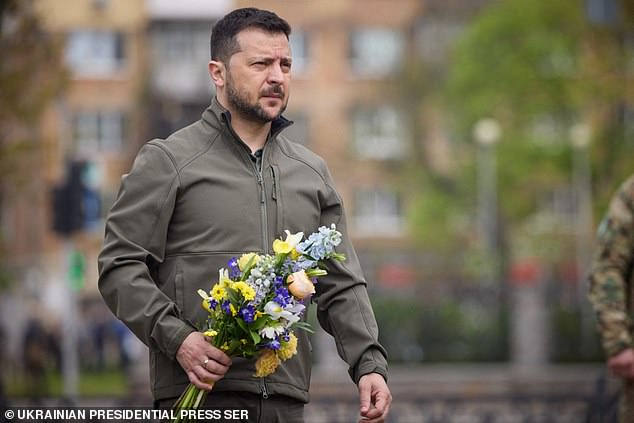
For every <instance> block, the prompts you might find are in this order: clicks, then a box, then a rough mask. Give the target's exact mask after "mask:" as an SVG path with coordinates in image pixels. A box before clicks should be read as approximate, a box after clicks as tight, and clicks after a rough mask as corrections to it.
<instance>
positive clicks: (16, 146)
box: [0, 0, 67, 273]
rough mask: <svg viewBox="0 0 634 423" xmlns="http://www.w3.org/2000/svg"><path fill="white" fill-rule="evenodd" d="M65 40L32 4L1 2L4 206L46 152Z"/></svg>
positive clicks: (0, 196) (62, 78) (0, 187)
mask: <svg viewBox="0 0 634 423" xmlns="http://www.w3.org/2000/svg"><path fill="white" fill-rule="evenodd" d="M61 41H62V40H59V39H56V38H54V37H53V36H52V35H51V34H48V33H46V32H45V30H44V27H43V24H42V22H41V19H40V17H39V16H38V15H37V14H36V11H35V10H34V8H33V4H32V2H30V1H23V0H0V52H1V55H2V59H1V60H0V93H2V95H0V181H2V183H0V209H2V208H3V205H4V204H5V201H7V200H8V195H9V193H10V192H14V191H17V190H16V189H15V188H16V186H22V184H24V183H25V182H26V181H28V179H29V178H30V177H32V175H33V173H34V169H37V168H38V165H39V164H40V162H41V159H42V156H43V154H45V151H43V150H42V144H43V143H42V140H43V135H42V134H41V133H40V131H39V124H40V119H41V118H42V116H43V114H44V112H45V111H46V109H47V107H48V106H49V105H50V104H51V102H52V101H53V100H54V99H55V98H56V97H57V96H58V95H59V94H60V93H61V92H62V90H63V88H64V86H65V83H66V80H67V74H66V71H65V70H64V67H63V63H62V47H63V45H62V42H61ZM1 241H2V234H1V233H0V242H1ZM0 273H1V272H0Z"/></svg>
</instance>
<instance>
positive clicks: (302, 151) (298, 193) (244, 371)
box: [99, 99, 387, 402]
mask: <svg viewBox="0 0 634 423" xmlns="http://www.w3.org/2000/svg"><path fill="white" fill-rule="evenodd" d="M230 122H231V116H230V114H229V113H228V112H227V111H226V110H224V109H223V108H222V106H220V104H219V103H218V102H217V100H216V99H214V100H213V102H212V104H211V106H210V107H209V108H208V109H207V110H206V111H205V112H204V113H203V116H202V119H201V120H199V121H197V122H195V123H193V124H192V125H190V126H187V127H185V128H183V129H181V130H179V131H177V132H175V133H174V134H172V135H171V136H170V137H168V138H167V139H166V140H158V139H157V140H152V141H150V142H148V143H146V144H145V145H144V146H143V147H142V148H141V150H140V151H139V153H138V155H137V157H136V159H135V161H134V164H133V166H132V169H131V170H130V173H129V174H127V175H126V176H124V178H123V180H122V185H121V189H120V191H119V194H118V196H117V199H116V201H115V202H114V204H113V206H112V209H111V210H110V214H109V216H108V220H107V223H106V234H105V240H104V245H103V249H102V251H101V254H100V256H99V290H100V292H101V294H102V295H103V298H104V299H105V301H106V303H107V304H108V306H109V307H110V309H111V310H112V312H113V313H114V314H115V315H116V316H117V317H118V318H119V319H121V320H122V321H123V322H124V323H125V324H126V325H127V326H128V327H129V328H130V329H131V330H132V331H133V332H134V333H135V334H136V336H138V337H139V338H140V339H141V340H142V341H143V342H144V343H145V344H146V345H147V346H148V347H149V350H150V376H151V386H152V392H153V395H154V397H155V399H157V400H158V399H165V398H170V397H177V396H179V395H180V394H181V393H182V392H183V390H184V389H185V388H186V386H187V385H188V383H189V381H188V379H187V376H186V374H185V372H184V371H183V370H182V368H181V367H180V365H179V364H178V362H177V361H176V359H175V356H176V352H177V351H178V348H179V347H180V345H181V343H182V342H183V340H184V339H185V337H187V335H189V334H190V333H191V332H192V331H194V330H196V328H197V327H200V326H199V323H200V322H202V321H204V318H205V313H204V311H203V309H202V307H201V299H200V297H199V296H198V294H197V290H198V289H204V290H206V291H208V290H209V289H210V288H211V286H212V285H213V284H214V283H215V282H216V281H217V277H218V269H220V268H222V267H227V261H228V260H229V259H230V258H232V257H239V256H240V255H241V254H243V253H246V252H251V251H253V252H260V253H271V252H272V251H271V244H272V241H273V240H274V239H275V238H280V237H283V236H284V230H285V229H288V230H289V231H291V232H299V231H302V232H304V233H306V234H309V233H312V232H314V231H316V230H317V228H318V227H319V226H322V225H327V226H329V225H330V224H331V223H335V224H336V225H337V229H338V230H339V231H341V232H342V234H343V242H342V244H341V245H340V246H339V247H337V251H338V252H341V253H344V254H345V255H346V257H347V260H346V261H345V262H343V263H339V262H333V263H329V264H328V272H329V274H328V276H327V277H324V278H320V280H319V283H318V284H317V294H316V295H315V300H316V303H317V316H318V319H319V322H320V324H321V325H322V327H323V328H324V329H325V330H326V331H327V332H329V333H330V334H332V335H333V336H334V338H335V342H336V345H337V349H338V351H339V354H340V356H341V357H342V358H343V359H344V360H345V361H346V362H347V363H348V364H349V366H350V375H351V377H352V379H353V380H354V382H355V383H357V382H358V380H359V378H360V377H361V376H362V375H364V374H367V373H371V372H377V373H380V374H382V375H383V376H384V377H387V361H386V352H385V350H384V348H383V347H382V346H381V345H380V344H379V342H378V329H377V324H376V321H375V318H374V314H373V312H372V308H371V305H370V301H369V299H368V295H367V291H366V281H365V280H364V277H363V275H362V272H361V269H360V266H359V262H358V259H357V256H356V254H355V252H354V249H353V247H352V245H351V244H350V241H349V237H348V236H347V234H346V222H345V217H344V210H343V205H342V202H341V198H340V197H339V195H338V194H337V192H336V191H335V188H334V186H333V182H332V178H331V176H330V173H329V171H328V169H327V166H326V164H325V162H324V161H323V160H322V159H321V158H320V157H318V156H317V155H315V154H314V153H312V152H310V151H309V150H308V149H307V148H305V147H303V146H301V145H299V144H297V143H293V142H291V141H289V140H288V139H286V138H285V137H284V136H282V135H280V132H281V131H282V130H283V129H284V128H285V127H286V126H288V125H290V124H291V122H290V121H288V120H286V119H284V118H279V119H277V120H276V121H274V122H273V124H272V129H271V134H270V136H269V139H268V140H267V142H266V144H265V147H264V149H263V154H262V158H261V166H260V170H258V166H256V164H255V163H254V162H253V160H252V159H251V155H250V150H249V149H248V147H247V146H246V144H244V143H243V142H242V141H241V140H240V139H239V137H238V136H237V135H236V133H235V132H234V131H233V129H232V127H231V123H230ZM298 337H299V344H298V354H297V355H296V356H294V357H293V358H292V359H290V360H288V361H286V362H284V363H283V364H282V366H281V367H280V368H279V369H278V370H277V371H276V372H275V373H274V374H273V375H271V376H269V377H267V378H262V379H258V378H255V377H253V376H252V375H253V374H254V372H255V369H254V360H247V359H240V358H237V359H234V360H233V365H232V366H231V369H230V370H229V372H228V373H227V374H226V376H225V377H224V379H222V380H221V381H220V382H219V383H217V384H216V386H215V387H214V389H215V390H218V391H226V390H233V391H235V390H239V391H248V392H253V393H262V394H264V395H265V396H266V395H267V394H283V395H287V396H290V397H293V398H297V399H299V400H301V401H305V402H307V401H308V400H309V396H308V387H309V382H310V364H311V361H312V359H311V346H310V342H309V339H308V337H307V334H306V333H305V332H304V331H299V333H298Z"/></svg>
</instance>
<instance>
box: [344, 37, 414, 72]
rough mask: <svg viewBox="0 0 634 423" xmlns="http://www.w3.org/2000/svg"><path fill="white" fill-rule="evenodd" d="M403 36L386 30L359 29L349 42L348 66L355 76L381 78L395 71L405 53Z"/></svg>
mask: <svg viewBox="0 0 634 423" xmlns="http://www.w3.org/2000/svg"><path fill="white" fill-rule="evenodd" d="M404 47H405V38H404V36H403V34H401V33H399V32H397V31H394V30H392V29H388V28H371V29H369V28H368V29H359V30H356V31H354V32H353V33H352V35H351V40H350V48H351V51H350V64H351V67H352V71H353V72H354V73H355V75H358V76H361V77H367V78H377V77H379V78H380V77H383V76H386V75H388V74H390V73H391V72H392V71H394V70H395V69H396V67H397V66H398V64H399V63H400V62H401V61H402V59H403V55H404V53H405V48H404Z"/></svg>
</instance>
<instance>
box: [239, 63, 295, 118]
mask: <svg viewBox="0 0 634 423" xmlns="http://www.w3.org/2000/svg"><path fill="white" fill-rule="evenodd" d="M269 94H281V95H283V94H284V91H283V89H282V86H281V85H274V86H273V87H272V88H270V89H269V90H267V91H265V92H262V93H261V95H264V96H266V95H269ZM227 101H228V102H229V107H230V108H231V109H232V110H234V111H235V112H236V113H238V114H239V115H241V116H242V117H243V118H245V119H247V120H251V121H255V122H259V123H268V122H271V121H273V120H275V119H277V118H278V117H280V116H281V115H282V113H284V111H285V110H286V105H287V102H285V103H284V104H282V107H281V108H280V111H279V112H278V113H277V114H275V115H272V114H270V113H268V112H267V111H266V110H264V109H263V108H262V106H260V105H259V104H258V102H257V100H256V101H255V102H253V103H250V102H249V98H248V95H247V94H244V93H241V92H240V91H238V90H237V89H236V86H235V84H234V82H233V79H232V78H231V75H230V74H229V75H228V78H227Z"/></svg>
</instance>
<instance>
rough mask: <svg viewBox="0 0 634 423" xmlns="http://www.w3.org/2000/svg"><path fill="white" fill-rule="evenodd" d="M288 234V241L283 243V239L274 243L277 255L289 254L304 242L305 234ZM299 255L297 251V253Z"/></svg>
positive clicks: (287, 232) (288, 232)
mask: <svg viewBox="0 0 634 423" xmlns="http://www.w3.org/2000/svg"><path fill="white" fill-rule="evenodd" d="M285 232H286V239H285V240H284V241H282V240H281V239H276V240H275V241H273V251H274V252H275V254H288V253H291V252H292V251H293V250H295V247H296V246H297V244H299V242H300V241H301V240H302V238H303V236H304V233H303V232H297V233H296V234H291V232H290V231H288V230H287V231H285ZM295 253H297V251H295Z"/></svg>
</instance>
